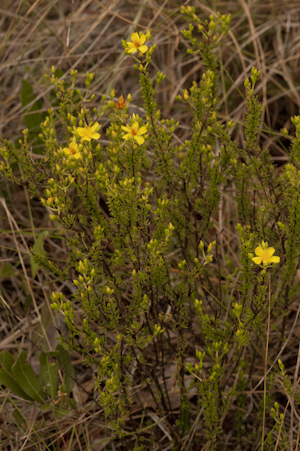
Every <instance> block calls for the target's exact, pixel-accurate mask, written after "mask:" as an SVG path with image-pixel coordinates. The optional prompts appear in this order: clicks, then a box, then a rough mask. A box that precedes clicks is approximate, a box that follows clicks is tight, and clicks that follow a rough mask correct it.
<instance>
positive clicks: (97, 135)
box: [91, 133, 100, 139]
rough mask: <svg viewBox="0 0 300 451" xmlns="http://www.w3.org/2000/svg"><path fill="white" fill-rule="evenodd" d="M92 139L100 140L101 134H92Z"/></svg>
mask: <svg viewBox="0 0 300 451" xmlns="http://www.w3.org/2000/svg"><path fill="white" fill-rule="evenodd" d="M91 138H93V139H99V138H100V135H99V133H92V134H91Z"/></svg>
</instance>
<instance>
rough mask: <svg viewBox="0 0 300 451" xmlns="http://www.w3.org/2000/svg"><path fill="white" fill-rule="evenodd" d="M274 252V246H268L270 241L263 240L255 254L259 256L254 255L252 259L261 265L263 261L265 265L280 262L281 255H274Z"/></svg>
mask: <svg viewBox="0 0 300 451" xmlns="http://www.w3.org/2000/svg"><path fill="white" fill-rule="evenodd" d="M274 252H275V249H274V247H268V243H265V242H264V241H263V242H262V243H261V245H259V246H257V248H256V249H255V255H257V257H253V258H252V261H253V262H254V263H256V264H257V265H260V264H261V263H263V265H268V264H269V263H279V262H280V257H273V254H274Z"/></svg>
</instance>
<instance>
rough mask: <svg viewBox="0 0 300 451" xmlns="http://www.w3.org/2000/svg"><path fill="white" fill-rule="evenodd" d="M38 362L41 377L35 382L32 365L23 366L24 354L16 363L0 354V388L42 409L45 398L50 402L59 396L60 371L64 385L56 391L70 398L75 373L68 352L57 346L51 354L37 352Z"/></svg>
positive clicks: (5, 353) (8, 355) (24, 363)
mask: <svg viewBox="0 0 300 451" xmlns="http://www.w3.org/2000/svg"><path fill="white" fill-rule="evenodd" d="M49 357H52V360H50V359H49ZM39 361H40V375H39V378H37V376H36V375H35V373H34V371H33V369H32V367H31V365H30V364H28V363H26V353H25V351H21V353H20V355H19V356H18V358H17V359H16V360H15V358H14V357H13V355H12V354H11V353H10V352H9V351H3V352H1V354H0V365H1V370H0V384H2V385H4V386H5V387H7V388H9V389H10V390H11V391H12V392H13V393H14V394H15V395H17V396H20V397H21V398H23V399H25V400H28V401H33V400H35V401H37V402H39V403H41V404H43V405H44V404H45V402H46V395H47V396H48V397H50V398H51V399H52V401H54V400H55V399H56V397H57V395H58V371H59V369H61V370H64V382H63V384H61V385H60V387H59V391H60V392H61V393H65V394H67V395H69V394H70V393H71V391H72V389H73V386H74V378H75V370H74V367H73V365H72V363H71V357H70V355H69V354H68V352H67V351H66V350H65V349H63V348H62V347H61V345H57V346H56V349H55V351H53V352H50V353H48V354H47V353H45V352H40V355H39ZM56 362H57V363H56ZM66 414H68V412H67V413H66Z"/></svg>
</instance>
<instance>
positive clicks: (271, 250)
mask: <svg viewBox="0 0 300 451" xmlns="http://www.w3.org/2000/svg"><path fill="white" fill-rule="evenodd" d="M274 252H275V249H274V247H269V248H268V249H267V250H266V254H267V255H268V257H269V258H271V257H272V255H273V254H274Z"/></svg>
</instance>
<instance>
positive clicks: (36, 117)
mask: <svg viewBox="0 0 300 451" xmlns="http://www.w3.org/2000/svg"><path fill="white" fill-rule="evenodd" d="M22 84H23V88H22V89H21V103H22V107H23V108H24V107H26V106H27V105H28V104H29V103H30V102H32V101H33V100H34V98H35V95H34V93H33V89H32V86H31V84H30V83H28V81H26V80H24V79H22ZM42 105H43V102H42V100H37V101H36V102H34V104H33V105H32V106H31V107H30V109H29V110H26V113H28V112H29V111H37V110H40V109H41V108H42ZM24 120H25V124H26V127H27V128H28V130H29V131H31V130H32V129H36V130H35V132H37V128H38V127H39V126H40V124H41V122H42V120H43V116H42V115H41V113H33V114H30V115H28V116H24Z"/></svg>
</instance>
